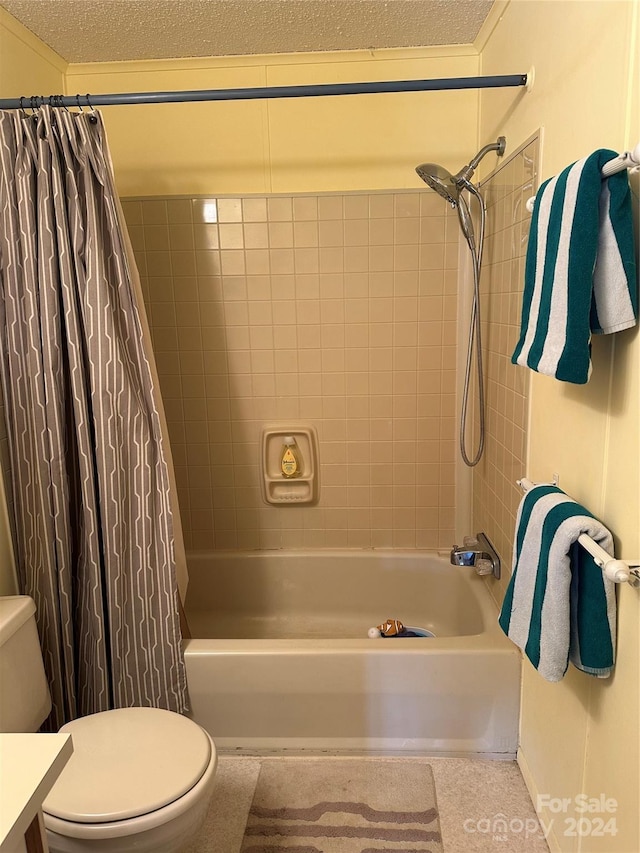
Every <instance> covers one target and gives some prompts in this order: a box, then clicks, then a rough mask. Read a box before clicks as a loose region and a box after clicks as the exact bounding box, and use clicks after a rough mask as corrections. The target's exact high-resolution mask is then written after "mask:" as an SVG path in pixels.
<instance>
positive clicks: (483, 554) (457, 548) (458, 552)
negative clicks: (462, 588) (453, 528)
mask: <svg viewBox="0 0 640 853" xmlns="http://www.w3.org/2000/svg"><path fill="white" fill-rule="evenodd" d="M451 564H452V565H454V566H473V567H474V569H475V570H476V572H477V574H479V575H493V576H494V578H499V577H500V557H499V556H498V554H497V552H496V550H495V548H494V547H493V545H492V544H491V542H490V541H489V540H488V539H487V537H486V536H485V534H484V533H478V534H477V535H476V537H475V538H473V537H470V536H465V538H464V540H463V543H462V545H454V546H453V548H452V549H451Z"/></svg>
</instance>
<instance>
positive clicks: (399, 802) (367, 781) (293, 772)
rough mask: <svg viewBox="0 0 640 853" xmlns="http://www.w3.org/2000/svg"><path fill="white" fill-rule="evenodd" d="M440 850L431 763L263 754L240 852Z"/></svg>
mask: <svg viewBox="0 0 640 853" xmlns="http://www.w3.org/2000/svg"><path fill="white" fill-rule="evenodd" d="M381 851H391V853H394V851H395V853H442V851H443V848H442V838H441V835H440V825H439V821H438V809H437V805H436V794H435V784H434V781H433V773H432V770H431V767H430V766H429V765H428V764H423V763H422V762H415V763H413V762H407V761H402V762H393V761H384V760H380V759H355V758H354V759H352V758H317V759H309V760H307V759H300V760H299V761H286V762H284V761H279V760H278V759H273V760H266V761H264V762H263V764H262V767H261V768H260V776H259V777H258V783H257V785H256V790H255V794H254V797H253V803H252V804H251V810H250V811H249V818H248V821H247V826H246V829H245V834H244V840H243V844H242V851H241V853H381Z"/></svg>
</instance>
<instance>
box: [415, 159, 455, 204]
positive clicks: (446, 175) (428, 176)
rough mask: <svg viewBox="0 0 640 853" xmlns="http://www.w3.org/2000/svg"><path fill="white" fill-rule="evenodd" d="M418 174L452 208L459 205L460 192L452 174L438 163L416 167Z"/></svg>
mask: <svg viewBox="0 0 640 853" xmlns="http://www.w3.org/2000/svg"><path fill="white" fill-rule="evenodd" d="M416 172H417V173H418V175H419V176H420V177H421V178H422V180H423V181H424V182H425V184H428V185H429V186H430V187H431V189H432V190H435V191H436V192H437V193H438V195H441V196H442V198H443V199H445V201H448V202H449V204H450V205H451V206H452V207H455V206H456V205H457V204H458V198H459V196H460V190H459V188H458V187H457V186H456V184H455V183H454V180H453V176H452V175H451V172H449V171H448V170H447V169H445V168H444V166H439V165H438V164H437V163H422V164H421V165H420V166H416Z"/></svg>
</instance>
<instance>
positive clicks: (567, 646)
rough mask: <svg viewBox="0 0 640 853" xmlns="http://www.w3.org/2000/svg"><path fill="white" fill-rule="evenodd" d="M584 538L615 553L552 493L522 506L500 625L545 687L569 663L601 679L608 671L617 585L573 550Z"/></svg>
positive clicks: (586, 519) (598, 528) (572, 505)
mask: <svg viewBox="0 0 640 853" xmlns="http://www.w3.org/2000/svg"><path fill="white" fill-rule="evenodd" d="M582 533H587V534H588V535H589V536H591V538H592V539H594V540H595V541H596V542H597V543H598V544H599V545H600V546H601V547H602V548H604V549H605V550H606V551H608V552H609V553H613V539H612V536H611V533H610V532H609V531H608V530H607V528H606V527H604V526H603V525H602V524H601V523H600V522H599V521H598V520H597V519H596V518H594V517H593V516H592V515H591V513H590V512H588V511H587V510H586V509H585V508H584V507H583V506H580V504H578V503H576V502H575V501H572V500H571V498H569V497H567V495H565V493H564V492H563V491H562V490H561V489H558V488H557V487H556V486H536V487H535V488H533V489H530V490H529V491H528V492H527V494H526V495H525V496H524V498H523V499H522V501H521V503H520V507H519V509H518V517H517V522H516V541H515V547H514V559H513V574H512V576H511V580H510V582H509V586H508V588H507V593H506V595H505V598H504V602H503V604H502V610H501V613H500V618H499V622H500V626H501V627H502V630H503V631H504V632H505V634H506V635H507V636H508V637H509V639H511V640H513V642H514V643H515V644H516V645H517V646H519V647H520V648H521V649H522V651H523V652H524V653H525V654H526V656H527V657H528V658H529V660H530V661H531V663H532V664H533V665H534V666H535V667H536V669H537V670H538V672H539V673H540V675H542V676H543V677H544V678H546V679H547V681H560V679H561V678H562V677H563V675H564V674H565V672H566V670H567V666H568V663H569V660H571V663H573V665H574V666H576V667H577V668H578V669H581V670H582V671H583V672H587V673H589V674H591V675H597V676H600V677H601V678H606V677H607V676H608V675H610V673H611V670H612V668H613V664H614V659H615V642H616V598H615V585H614V583H613V582H612V581H610V580H608V578H606V577H605V575H604V574H603V572H602V570H601V569H600V567H599V566H597V565H596V563H595V561H594V559H593V557H592V556H591V555H590V554H589V552H588V551H586V550H585V549H584V548H582V546H581V545H579V544H578V541H577V540H578V537H579V536H580V535H581V534H582Z"/></svg>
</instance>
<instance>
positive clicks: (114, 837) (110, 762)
mask: <svg viewBox="0 0 640 853" xmlns="http://www.w3.org/2000/svg"><path fill="white" fill-rule="evenodd" d="M0 683H1V684H2V690H1V691H0V732H35V731H37V730H38V728H39V727H40V725H41V724H42V723H43V722H44V720H45V719H46V718H47V716H48V715H49V712H50V710H51V697H50V695H49V689H48V686H47V682H46V679H45V674H44V666H43V663H42V655H41V652H40V644H39V641H38V632H37V628H36V622H35V604H34V602H33V600H32V599H31V598H29V597H28V596H24V595H16V596H5V597H2V598H0ZM60 731H61V732H67V733H68V734H70V735H71V738H72V741H73V755H72V756H71V758H70V760H69V762H68V764H67V766H66V767H65V769H64V770H63V771H62V773H61V775H60V777H59V778H58V781H57V782H56V783H55V785H54V786H53V788H52V790H51V792H50V793H49V796H48V797H47V799H46V800H45V801H44V804H43V812H44V824H45V827H46V829H47V839H48V842H49V848H50V850H51V851H52V853H116V851H117V853H129V851H131V853H133V851H135V853H178V851H180V850H181V849H182V848H183V847H185V846H186V845H187V844H189V843H190V841H191V840H192V839H193V837H194V836H195V835H196V834H197V832H198V830H199V829H200V827H201V826H202V823H203V822H204V819H205V816H206V813H207V809H208V807H209V803H210V801H211V796H212V792H213V782H214V776H215V772H216V765H217V760H218V758H217V753H216V748H215V744H214V743H213V741H212V739H211V738H210V736H209V734H208V733H207V732H206V731H205V730H204V729H202V728H201V727H200V726H199V725H197V724H196V723H194V722H193V721H192V720H189V719H188V718H187V717H183V716H182V715H181V714H176V713H174V712H173V711H165V710H162V709H160V708H120V709H117V710H113V711H102V712H101V713H98V714H90V715H89V716H86V717H80V718H79V719H77V720H73V721H72V722H71V723H67V724H66V725H65V726H63V727H62V728H61V729H60Z"/></svg>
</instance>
